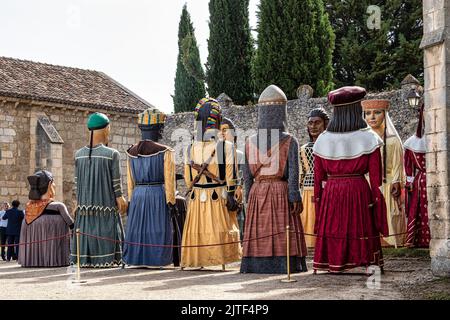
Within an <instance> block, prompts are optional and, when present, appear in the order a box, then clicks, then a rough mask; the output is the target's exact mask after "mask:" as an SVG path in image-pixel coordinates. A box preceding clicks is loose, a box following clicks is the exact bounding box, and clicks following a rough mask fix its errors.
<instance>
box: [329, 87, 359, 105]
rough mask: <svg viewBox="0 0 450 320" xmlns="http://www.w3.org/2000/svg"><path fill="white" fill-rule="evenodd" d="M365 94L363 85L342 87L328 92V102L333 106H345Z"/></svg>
mask: <svg viewBox="0 0 450 320" xmlns="http://www.w3.org/2000/svg"><path fill="white" fill-rule="evenodd" d="M366 94H367V92H366V89H364V88H363V87H358V86H353V87H342V88H339V89H337V90H334V91H331V92H329V93H328V102H329V103H330V104H331V105H333V106H334V107H338V106H345V105H349V104H353V103H355V102H358V101H361V100H362V99H363V98H364V97H365V96H366Z"/></svg>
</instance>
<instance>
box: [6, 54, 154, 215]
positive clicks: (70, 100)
mask: <svg viewBox="0 0 450 320" xmlns="http://www.w3.org/2000/svg"><path fill="white" fill-rule="evenodd" d="M149 107H152V106H151V104H150V103H148V102H146V101H145V100H143V99H142V98H140V97H138V96H137V95H136V94H134V93H133V92H131V91H130V90H129V89H127V88H125V87H124V86H122V85H121V84H120V83H118V82H116V81H115V80H113V79H112V78H110V77H108V76H107V75H106V74H104V73H102V72H98V71H91V70H82V69H76V68H69V67H62V66H54V65H50V64H43V63H36V62H31V61H23V60H17V59H11V58H4V57H0V200H7V201H12V200H14V199H19V200H20V201H21V202H22V203H25V202H26V201H27V200H28V184H27V179H26V178H27V176H28V175H30V174H32V173H34V172H35V171H36V170H38V169H47V170H49V171H51V172H53V174H54V176H55V182H56V186H57V199H58V200H62V201H64V202H65V203H66V204H67V205H68V207H69V209H73V205H74V201H75V190H74V181H73V180H74V153H75V151H76V150H77V149H79V148H81V147H82V146H84V145H87V144H88V143H89V131H88V130H87V128H86V121H87V117H88V115H89V114H90V113H92V112H95V111H100V112H104V113H106V114H107V115H108V116H109V117H110V119H111V122H112V124H111V138H110V146H111V147H113V148H116V149H118V150H119V151H120V152H121V155H122V157H123V159H125V153H124V151H125V150H126V149H127V148H128V147H129V146H130V145H131V144H133V143H135V142H136V141H137V140H138V139H139V138H140V132H139V129H138V128H137V125H136V114H137V113H139V112H141V110H144V109H146V108H149ZM121 167H122V176H123V189H124V191H125V192H126V163H125V161H122V163H121Z"/></svg>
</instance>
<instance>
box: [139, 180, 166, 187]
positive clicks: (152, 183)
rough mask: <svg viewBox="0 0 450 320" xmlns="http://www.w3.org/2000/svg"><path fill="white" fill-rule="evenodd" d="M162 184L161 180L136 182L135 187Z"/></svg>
mask: <svg viewBox="0 0 450 320" xmlns="http://www.w3.org/2000/svg"><path fill="white" fill-rule="evenodd" d="M162 184H164V181H163V182H160V181H157V182H139V183H136V187H148V186H158V185H162Z"/></svg>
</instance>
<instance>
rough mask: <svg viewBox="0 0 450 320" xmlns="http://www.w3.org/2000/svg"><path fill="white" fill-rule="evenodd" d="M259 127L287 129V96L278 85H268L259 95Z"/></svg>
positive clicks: (283, 130)
mask: <svg viewBox="0 0 450 320" xmlns="http://www.w3.org/2000/svg"><path fill="white" fill-rule="evenodd" d="M258 129H280V130H281V131H282V132H285V131H286V130H287V98H286V95H285V94H284V92H283V90H281V89H280V88H279V87H277V86H276V85H270V86H268V87H267V88H266V89H265V90H264V91H263V92H262V93H261V96H260V97H259V100H258Z"/></svg>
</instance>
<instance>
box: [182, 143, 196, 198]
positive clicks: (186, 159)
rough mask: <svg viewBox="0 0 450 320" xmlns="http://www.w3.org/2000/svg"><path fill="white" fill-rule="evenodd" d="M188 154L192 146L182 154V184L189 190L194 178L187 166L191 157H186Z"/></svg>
mask: <svg viewBox="0 0 450 320" xmlns="http://www.w3.org/2000/svg"><path fill="white" fill-rule="evenodd" d="M188 152H192V145H191V146H189V147H187V148H186V150H185V152H184V182H185V183H186V187H187V188H188V189H189V188H190V187H191V184H192V181H193V179H194V178H193V177H192V170H191V166H190V165H189V159H190V158H191V157H190V156H188Z"/></svg>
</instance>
